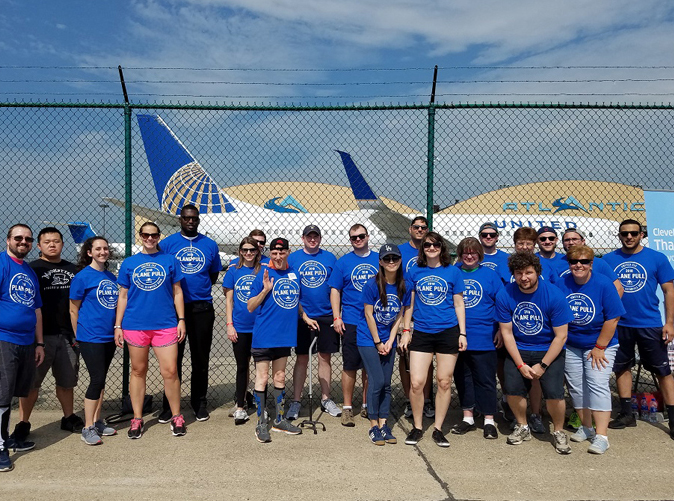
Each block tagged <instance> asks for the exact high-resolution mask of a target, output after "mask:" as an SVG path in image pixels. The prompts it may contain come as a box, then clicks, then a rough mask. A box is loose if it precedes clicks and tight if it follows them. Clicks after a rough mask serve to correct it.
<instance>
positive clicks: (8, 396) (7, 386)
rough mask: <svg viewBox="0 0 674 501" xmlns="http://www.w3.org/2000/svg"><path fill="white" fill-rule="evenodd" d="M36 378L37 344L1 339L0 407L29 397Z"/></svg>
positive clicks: (8, 405)
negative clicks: (20, 398)
mask: <svg viewBox="0 0 674 501" xmlns="http://www.w3.org/2000/svg"><path fill="white" fill-rule="evenodd" d="M33 379H35V345H32V344H28V345H22V344H15V343H10V342H9V341H0V407H10V406H11V404H12V397H27V396H28V393H29V392H30V390H31V389H32V388H33Z"/></svg>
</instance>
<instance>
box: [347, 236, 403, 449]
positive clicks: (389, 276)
mask: <svg viewBox="0 0 674 501" xmlns="http://www.w3.org/2000/svg"><path fill="white" fill-rule="evenodd" d="M401 263H402V254H401V253H400V249H398V246H396V245H393V244H385V245H382V246H381V248H380V249H379V272H378V273H377V274H376V275H375V276H374V277H372V278H370V279H369V280H368V281H367V283H366V284H365V286H364V287H363V295H362V298H363V305H364V310H363V314H362V315H361V318H360V322H358V326H357V330H356V343H357V345H358V351H359V352H360V356H361V358H362V360H363V365H364V366H365V370H366V371H367V374H368V378H369V384H368V387H367V402H368V407H367V414H368V418H369V419H370V426H371V428H370V431H369V432H368V436H369V437H370V440H371V441H372V443H373V444H375V445H384V444H385V443H388V444H395V443H397V442H398V441H397V439H396V437H394V436H393V433H391V428H390V427H389V426H388V424H387V423H386V420H387V419H388V414H389V409H390V408H391V376H392V375H393V366H394V365H395V364H394V362H395V353H396V350H395V348H396V337H397V333H398V327H399V326H400V323H401V322H402V318H403V311H404V309H405V308H406V307H408V306H409V305H410V299H411V295H412V284H411V283H409V282H406V281H405V279H404V278H403V268H402V265H401Z"/></svg>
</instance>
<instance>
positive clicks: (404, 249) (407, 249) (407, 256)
mask: <svg viewBox="0 0 674 501" xmlns="http://www.w3.org/2000/svg"><path fill="white" fill-rule="evenodd" d="M398 249H400V253H401V254H402V266H403V276H404V277H405V278H406V279H408V278H409V276H410V270H411V269H412V268H413V267H414V266H416V265H417V258H418V257H419V249H415V248H414V247H412V245H411V244H410V243H409V242H405V243H404V244H402V245H399V246H398Z"/></svg>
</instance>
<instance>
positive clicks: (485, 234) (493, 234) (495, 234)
mask: <svg viewBox="0 0 674 501" xmlns="http://www.w3.org/2000/svg"><path fill="white" fill-rule="evenodd" d="M480 236H481V237H482V238H496V237H497V236H498V233H485V232H482V233H480Z"/></svg>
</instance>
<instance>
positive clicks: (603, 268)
mask: <svg viewBox="0 0 674 501" xmlns="http://www.w3.org/2000/svg"><path fill="white" fill-rule="evenodd" d="M562 259H563V260H564V264H565V266H566V268H564V271H563V272H562V273H560V274H559V276H560V277H566V276H567V275H568V274H569V273H571V270H570V269H569V260H568V258H567V257H566V256H563V257H562ZM592 272H593V273H598V274H599V275H604V276H605V277H606V278H608V279H609V280H611V282H615V281H616V280H618V275H616V274H615V272H614V271H613V268H611V266H610V265H609V264H608V263H607V262H606V261H604V260H603V259H601V258H599V257H595V258H594V259H593V260H592ZM614 287H615V286H614Z"/></svg>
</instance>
